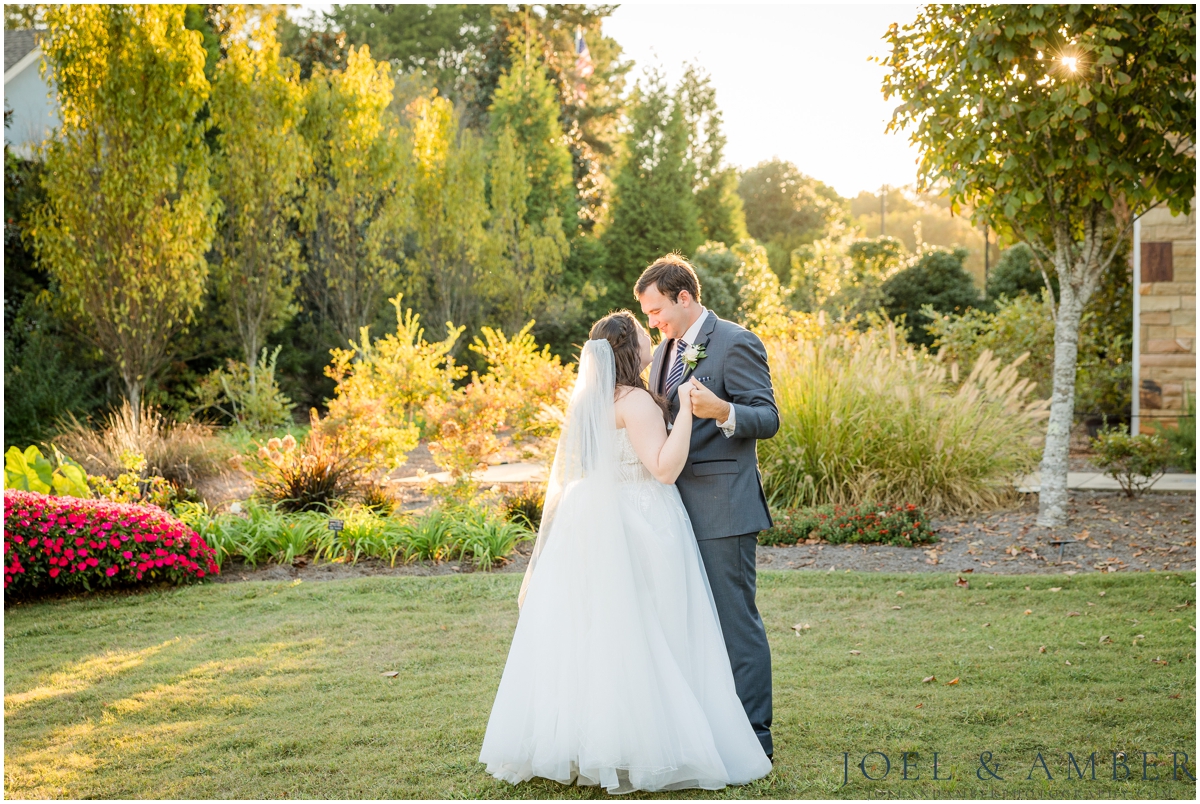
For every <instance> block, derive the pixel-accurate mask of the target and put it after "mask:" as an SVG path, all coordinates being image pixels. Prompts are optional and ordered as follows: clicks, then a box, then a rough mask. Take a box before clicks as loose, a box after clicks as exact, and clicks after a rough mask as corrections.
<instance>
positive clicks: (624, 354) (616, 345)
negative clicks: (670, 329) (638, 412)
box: [588, 310, 671, 421]
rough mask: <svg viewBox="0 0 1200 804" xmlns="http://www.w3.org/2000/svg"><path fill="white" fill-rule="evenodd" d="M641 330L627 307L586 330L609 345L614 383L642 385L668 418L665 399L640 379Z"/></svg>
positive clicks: (631, 385) (664, 416)
mask: <svg viewBox="0 0 1200 804" xmlns="http://www.w3.org/2000/svg"><path fill="white" fill-rule="evenodd" d="M644 331H645V330H643V329H642V324H641V322H640V321H638V320H637V318H636V317H634V315H633V313H631V312H629V311H628V310H617V311H616V312H615V313H609V314H608V315H606V316H604V318H601V319H600V320H599V321H597V322H596V323H595V324H592V331H591V332H590V333H588V337H589V338H591V339H592V340H600V339H601V338H603V339H604V340H606V341H608V345H609V346H611V347H612V352H613V364H614V367H615V368H616V384H617V386H622V385H626V386H629V387H630V388H641V389H642V390H643V391H645V392H647V393H648V394H650V396H651V397H652V398H653V399H654V401H655V402H656V403H657V404H658V406H659V407H660V408H662V412H663V419H664V420H666V421H670V418H671V417H670V413H669V411H668V408H667V401H666V400H665V399H663V398H662V397H661V396H659V395H658V394H656V393H654V392H653V391H651V390H650V389H649V388H647V387H646V381H645V380H643V379H642V372H641V367H640V364H641V345H640V344H639V342H638V340H639V339H638V335H639V334H640V333H642V332H644Z"/></svg>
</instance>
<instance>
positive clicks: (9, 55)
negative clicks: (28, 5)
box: [4, 28, 42, 73]
mask: <svg viewBox="0 0 1200 804" xmlns="http://www.w3.org/2000/svg"><path fill="white" fill-rule="evenodd" d="M41 35H42V32H41V31H38V30H33V29H29V28H26V29H24V30H20V31H5V32H4V72H6V73H7V72H8V71H9V70H10V69H12V66H13V65H14V64H16V63H17V62H19V61H20V60H21V59H23V58H25V57H26V56H28V55H29V53H30V52H31V51H32V50H33V49H34V48H35V47H37V45H38V40H39V39H40V38H41Z"/></svg>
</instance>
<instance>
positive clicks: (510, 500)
mask: <svg viewBox="0 0 1200 804" xmlns="http://www.w3.org/2000/svg"><path fill="white" fill-rule="evenodd" d="M545 501H546V488H545V486H544V485H542V484H540V483H522V484H521V485H520V486H518V487H517V488H515V489H512V490H510V491H507V492H505V494H504V496H503V497H502V498H501V501H500V504H501V507H502V508H503V509H504V515H505V516H506V517H507V518H508V520H509V521H510V522H519V523H521V524H523V525H525V526H526V527H527V528H529V529H530V530H532V531H534V532H536V531H537V529H538V528H540V527H541V526H542V506H543V505H544V504H545Z"/></svg>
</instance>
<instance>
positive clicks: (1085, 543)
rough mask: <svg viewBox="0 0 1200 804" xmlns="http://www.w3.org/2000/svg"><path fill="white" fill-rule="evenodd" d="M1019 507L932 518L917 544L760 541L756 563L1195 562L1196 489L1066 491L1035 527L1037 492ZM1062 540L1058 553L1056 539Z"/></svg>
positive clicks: (1035, 568) (996, 567)
mask: <svg viewBox="0 0 1200 804" xmlns="http://www.w3.org/2000/svg"><path fill="white" fill-rule="evenodd" d="M1022 497H1023V498H1024V499H1023V500H1022V502H1021V505H1020V507H1019V508H1017V509H1015V510H1012V511H999V512H995V513H991V514H984V515H980V516H975V517H962V518H943V519H935V520H934V521H933V528H934V532H935V533H936V534H937V536H938V538H939V541H938V542H936V543H934V544H932V545H925V546H923V547H892V546H890V545H833V544H816V545H800V546H797V547H759V548H758V566H759V569H807V570H824V571H826V572H829V571H831V570H860V571H874V572H958V573H972V572H973V573H995V574H1003V575H1018V574H1024V573H1063V572H1067V573H1072V574H1074V573H1085V572H1127V571H1139V570H1140V571H1148V570H1155V571H1163V570H1195V569H1196V495H1195V494H1167V493H1148V494H1144V495H1142V496H1141V497H1139V498H1137V499H1134V500H1129V499H1127V498H1126V497H1125V495H1124V494H1123V493H1121V492H1110V491H1072V492H1071V521H1070V524H1069V525H1067V526H1066V527H1064V528H1059V529H1048V528H1039V527H1038V526H1037V524H1036V520H1037V495H1034V494H1027V495H1022ZM1057 540H1065V541H1066V542H1068V543H1067V544H1066V545H1065V546H1063V550H1062V559H1061V561H1060V559H1059V545H1054V544H1051V542H1052V541H1057Z"/></svg>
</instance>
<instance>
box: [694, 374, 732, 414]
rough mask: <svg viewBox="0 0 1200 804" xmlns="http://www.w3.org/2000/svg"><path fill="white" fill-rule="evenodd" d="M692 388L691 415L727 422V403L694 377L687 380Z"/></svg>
mask: <svg viewBox="0 0 1200 804" xmlns="http://www.w3.org/2000/svg"><path fill="white" fill-rule="evenodd" d="M688 383H689V384H690V385H691V386H692V415H693V416H696V417H698V418H701V419H716V420H717V421H718V422H723V421H728V420H729V403H728V402H726V401H725V400H724V399H721V398H720V397H718V396H717V395H716V394H714V393H713V392H712V391H710V390H709V389H708V388H706V387H705V386H704V384H703V383H701V382H700V381H699V380H697V379H696V378H695V377H692V378H691V379H690V380H688Z"/></svg>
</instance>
